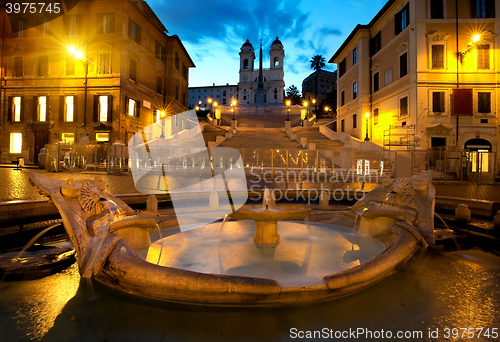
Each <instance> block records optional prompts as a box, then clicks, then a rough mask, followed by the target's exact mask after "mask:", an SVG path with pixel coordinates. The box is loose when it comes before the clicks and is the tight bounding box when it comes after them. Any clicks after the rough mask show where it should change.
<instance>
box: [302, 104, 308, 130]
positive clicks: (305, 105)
mask: <svg viewBox="0 0 500 342" xmlns="http://www.w3.org/2000/svg"><path fill="white" fill-rule="evenodd" d="M302 105H303V106H304V107H306V117H305V119H309V108H307V106H308V105H309V103H308V102H307V101H304V103H303V104H302ZM302 126H304V119H302Z"/></svg>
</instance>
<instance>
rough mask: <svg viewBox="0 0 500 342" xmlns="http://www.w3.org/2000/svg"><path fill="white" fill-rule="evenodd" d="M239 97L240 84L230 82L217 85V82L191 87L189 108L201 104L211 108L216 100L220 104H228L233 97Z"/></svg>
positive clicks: (203, 106) (205, 107) (200, 105)
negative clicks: (210, 84)
mask: <svg viewBox="0 0 500 342" xmlns="http://www.w3.org/2000/svg"><path fill="white" fill-rule="evenodd" d="M237 98H238V85H236V84H232V85H231V84H229V83H227V84H226V85H222V86H216V85H215V83H214V84H213V85H212V86H208V87H190V88H189V101H188V106H189V108H194V107H196V106H199V107H201V108H204V109H207V110H209V109H210V108H211V107H213V105H214V103H215V102H216V103H217V105H219V106H228V105H230V104H231V101H232V100H233V99H237Z"/></svg>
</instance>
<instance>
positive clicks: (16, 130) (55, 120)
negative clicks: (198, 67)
mask: <svg viewBox="0 0 500 342" xmlns="http://www.w3.org/2000/svg"><path fill="white" fill-rule="evenodd" d="M2 19H3V21H4V23H5V25H3V26H2V27H3V28H4V31H3V32H2V33H1V34H2V37H3V40H2V45H1V46H0V49H1V52H2V56H3V58H2V62H1V63H2V65H1V67H2V68H1V73H2V75H1V76H2V84H1V92H0V96H1V99H0V117H1V119H0V120H1V127H0V130H1V133H2V134H1V137H0V151H1V160H2V161H3V162H10V161H13V160H16V158H17V157H18V156H21V155H22V156H25V157H26V158H28V160H29V161H32V162H36V161H37V157H38V153H39V151H40V149H41V148H43V147H44V146H45V144H48V143H55V142H59V141H65V142H68V143H72V142H73V143H79V142H85V141H109V142H115V141H117V140H121V141H124V142H125V143H127V142H128V140H129V139H130V138H131V137H132V136H133V135H134V134H135V133H136V132H137V131H139V130H140V129H142V128H143V127H145V126H147V125H149V124H151V123H152V122H154V121H157V120H158V118H159V115H160V113H162V112H163V113H166V115H171V114H175V113H179V112H182V111H185V110H186V109H187V101H188V99H187V96H188V77H189V68H191V67H194V63H193V61H192V60H191V58H190V56H189V54H188V53H187V51H186V49H185V48H184V46H183V44H182V42H181V40H180V39H179V37H177V36H175V35H174V36H169V35H168V34H167V33H168V31H167V30H166V28H165V27H164V26H163V24H162V23H161V21H160V20H159V19H158V18H157V16H156V15H155V14H154V12H153V11H152V10H151V8H150V7H149V6H148V5H147V4H146V3H145V2H144V1H141V0H138V1H134V0H109V1H96V0H80V1H79V2H78V3H77V4H76V6H74V7H73V8H71V10H69V11H68V13H66V14H64V15H62V16H60V17H58V18H56V19H53V20H47V19H46V18H43V17H30V16H26V17H24V18H9V17H8V15H7V14H6V12H5V9H4V10H3V11H2ZM9 19H10V20H9ZM32 21H33V22H32ZM34 21H36V22H34Z"/></svg>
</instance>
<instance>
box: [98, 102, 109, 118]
mask: <svg viewBox="0 0 500 342" xmlns="http://www.w3.org/2000/svg"><path fill="white" fill-rule="evenodd" d="M108 110H109V109H108V95H101V96H99V121H101V122H102V121H108Z"/></svg>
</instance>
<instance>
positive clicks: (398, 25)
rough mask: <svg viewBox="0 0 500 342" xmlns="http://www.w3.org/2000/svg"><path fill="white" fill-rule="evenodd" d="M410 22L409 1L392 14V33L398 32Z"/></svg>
mask: <svg viewBox="0 0 500 342" xmlns="http://www.w3.org/2000/svg"><path fill="white" fill-rule="evenodd" d="M409 24H410V3H407V4H406V6H405V7H404V8H403V9H402V10H401V11H399V12H398V13H396V15H395V16H394V33H395V34H396V35H398V34H400V33H401V32H402V31H403V30H404V29H405V28H407V27H408V25H409Z"/></svg>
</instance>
